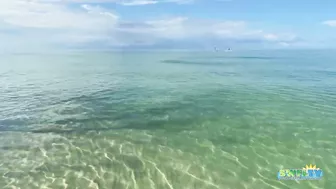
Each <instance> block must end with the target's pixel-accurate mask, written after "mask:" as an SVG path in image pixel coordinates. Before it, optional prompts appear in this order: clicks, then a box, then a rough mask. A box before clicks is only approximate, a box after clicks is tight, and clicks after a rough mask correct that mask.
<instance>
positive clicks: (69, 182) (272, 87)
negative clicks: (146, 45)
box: [0, 50, 336, 189]
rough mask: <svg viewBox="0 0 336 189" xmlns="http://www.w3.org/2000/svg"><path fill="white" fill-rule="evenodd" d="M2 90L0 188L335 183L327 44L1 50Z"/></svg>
mask: <svg viewBox="0 0 336 189" xmlns="http://www.w3.org/2000/svg"><path fill="white" fill-rule="evenodd" d="M0 102H1V103H0V186H3V188H21V189H30V188H45V189H46V188H51V189H58V188H60V189H61V188H68V189H76V188H78V189H86V188H87V189H95V188H99V189H105V188H106V189H293V188H296V189H307V188H312V189H319V188H320V189H334V188H336V175H335V174H336V171H335V170H336V148H335V146H336V53H335V52H333V51H322V50H316V51H313V50H269V51H237V52H235V51H233V52H230V53H225V52H200V51H199V52H191V51H190V52H188V51H185V52H168V51H166V52H165V51H155V52H154V51H153V52H149V51H147V52H145V51H144V52H122V51H121V52H80V51H78V52H64V53H43V54H2V55H1V57H0ZM307 164H313V165H316V166H317V167H318V168H320V169H322V170H323V177H322V179H321V180H310V181H307V180H302V181H298V180H292V181H289V180H287V181H285V180H277V172H278V171H279V170H280V169H286V168H302V167H305V166H306V165H307Z"/></svg>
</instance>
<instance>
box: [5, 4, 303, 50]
mask: <svg viewBox="0 0 336 189" xmlns="http://www.w3.org/2000/svg"><path fill="white" fill-rule="evenodd" d="M102 1H103V0H100V2H102ZM106 1H108V0H106ZM111 1H112V0H110V1H109V2H111ZM133 1H135V0H133ZM146 1H149V0H146ZM170 1H172V0H170ZM69 2H71V6H69V5H70V4H69ZM73 2H79V0H77V1H76V0H68V1H62V0H35V1H33V0H8V1H2V2H1V3H0V41H1V45H2V46H1V47H0V48H2V49H6V48H10V49H16V48H23V49H32V47H34V48H42V49H43V48H51V47H59V48H64V47H82V46H90V45H91V46H94V47H97V48H98V47H127V46H128V47H131V46H137V45H145V46H153V47H154V46H156V45H159V44H163V43H165V44H167V43H171V44H173V45H170V46H171V47H172V46H176V48H178V46H179V45H180V46H183V44H184V43H191V41H193V44H198V45H200V46H201V45H206V44H208V43H210V42H211V43H220V42H223V43H224V42H230V43H235V42H236V43H244V42H246V43H251V42H253V43H274V44H286V45H290V44H292V43H294V42H295V41H296V40H297V37H296V36H295V35H293V34H286V33H270V32H267V31H263V30H261V29H254V28H252V27H251V26H250V24H249V23H246V22H245V21H239V20H238V21H235V20H233V21H228V20H226V21H225V20H224V21H212V20H200V19H192V18H188V17H178V16H177V17H165V18H155V19H149V20H148V19H147V20H142V21H139V20H138V21H132V20H124V19H123V17H122V16H120V15H118V14H117V13H115V12H114V11H113V10H110V9H106V8H104V7H102V6H99V5H94V4H92V3H90V1H89V0H83V1H80V2H84V3H75V4H73ZM113 2H116V1H113ZM118 2H121V1H118ZM124 2H125V1H124ZM129 2H130V1H129ZM139 2H141V1H138V3H139ZM142 2H144V1H142ZM7 44H10V45H7ZM168 46H169V45H168Z"/></svg>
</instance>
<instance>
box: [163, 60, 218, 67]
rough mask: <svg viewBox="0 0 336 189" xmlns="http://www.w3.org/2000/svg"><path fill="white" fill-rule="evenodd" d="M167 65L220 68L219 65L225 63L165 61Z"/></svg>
mask: <svg viewBox="0 0 336 189" xmlns="http://www.w3.org/2000/svg"><path fill="white" fill-rule="evenodd" d="M162 62H163V63H165V64H185V65H205V66H208V65H211V66H218V65H223V64H224V62H211V61H208V62H205V61H204V62H194V61H187V60H163V61H162Z"/></svg>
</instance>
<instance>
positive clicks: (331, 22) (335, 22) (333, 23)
mask: <svg viewBox="0 0 336 189" xmlns="http://www.w3.org/2000/svg"><path fill="white" fill-rule="evenodd" d="M322 24H324V25H328V26H330V27H336V20H327V21H324V22H322Z"/></svg>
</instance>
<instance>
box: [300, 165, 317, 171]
mask: <svg viewBox="0 0 336 189" xmlns="http://www.w3.org/2000/svg"><path fill="white" fill-rule="evenodd" d="M303 169H304V170H307V171H308V170H310V169H314V170H319V168H316V165H312V164H310V165H306V167H304V168H303Z"/></svg>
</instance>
